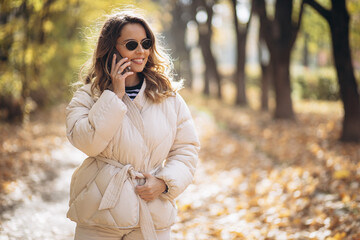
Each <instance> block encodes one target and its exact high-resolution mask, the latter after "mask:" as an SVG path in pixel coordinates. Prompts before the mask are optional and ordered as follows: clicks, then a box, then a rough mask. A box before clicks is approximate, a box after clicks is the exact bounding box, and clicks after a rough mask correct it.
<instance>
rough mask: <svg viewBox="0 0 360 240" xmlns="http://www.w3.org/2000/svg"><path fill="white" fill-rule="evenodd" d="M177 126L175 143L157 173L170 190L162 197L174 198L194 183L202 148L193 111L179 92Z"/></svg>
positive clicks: (177, 98)
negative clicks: (199, 153) (193, 118)
mask: <svg viewBox="0 0 360 240" xmlns="http://www.w3.org/2000/svg"><path fill="white" fill-rule="evenodd" d="M176 104H177V106H176V108H177V128H176V136H175V140H174V143H173V145H172V147H171V150H170V152H169V155H168V157H167V160H166V163H165V166H164V168H163V169H162V170H161V171H160V172H159V173H158V174H156V177H157V178H160V179H162V180H164V181H165V183H166V185H167V186H168V192H167V193H165V194H162V195H161V197H163V198H166V199H170V200H173V199H175V198H176V197H177V196H178V195H180V194H181V193H182V192H183V191H184V190H185V189H186V188H187V186H188V185H189V184H190V183H192V181H193V177H194V173H195V168H196V165H197V161H198V152H199V150H200V143H199V139H198V137H197V134H196V130H195V126H194V123H193V120H192V117H191V113H190V111H189V109H188V107H187V105H186V103H185V101H184V100H183V99H182V97H181V96H180V95H179V94H176Z"/></svg>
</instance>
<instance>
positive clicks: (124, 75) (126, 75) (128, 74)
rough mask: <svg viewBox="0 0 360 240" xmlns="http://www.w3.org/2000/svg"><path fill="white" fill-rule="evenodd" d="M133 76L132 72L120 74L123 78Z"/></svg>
mask: <svg viewBox="0 0 360 240" xmlns="http://www.w3.org/2000/svg"><path fill="white" fill-rule="evenodd" d="M133 74H134V72H126V73H124V74H122V75H121V76H122V77H124V78H127V77H128V76H130V75H133Z"/></svg>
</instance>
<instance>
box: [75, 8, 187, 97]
mask: <svg viewBox="0 0 360 240" xmlns="http://www.w3.org/2000/svg"><path fill="white" fill-rule="evenodd" d="M129 23H138V24H141V26H143V28H144V29H145V32H146V37H147V38H150V39H151V40H152V42H153V45H152V47H151V48H150V54H149V57H148V61H147V63H146V65H145V68H144V70H143V72H142V74H143V75H144V77H145V81H146V89H145V95H146V96H147V97H148V98H149V99H151V100H152V101H153V102H155V103H160V102H162V100H164V99H165V98H167V97H169V96H173V95H174V92H175V91H176V90H178V89H175V87H174V86H173V84H172V83H173V82H172V77H173V74H172V73H173V67H172V62H171V59H170V57H169V56H168V55H167V54H166V53H165V51H164V50H163V49H162V48H161V46H160V45H159V44H158V41H157V39H156V37H155V34H154V33H153V32H152V30H151V29H150V27H149V24H148V23H147V22H146V21H145V20H144V18H142V17H139V16H138V15H134V14H132V13H128V12H126V13H123V12H120V13H115V14H112V15H110V16H109V17H108V19H107V20H106V21H105V23H104V25H103V26H102V28H101V31H100V36H99V39H98V41H97V44H96V48H95V52H94V54H93V57H92V61H91V63H90V67H89V68H88V72H87V74H86V76H85V78H83V77H82V76H83V75H82V74H81V73H80V78H81V79H82V80H83V81H84V82H85V84H89V83H91V84H92V85H91V92H92V94H93V95H94V96H99V95H100V94H101V93H102V92H103V91H104V90H106V89H110V90H112V84H111V77H110V71H109V70H110V69H108V67H107V66H108V62H109V61H111V57H110V55H112V52H113V50H114V49H115V45H116V40H117V39H118V38H119V36H120V34H121V30H122V28H123V27H124V26H125V25H126V24H129ZM84 68H85V65H84V66H83V67H82V70H81V72H82V71H83V70H84ZM180 85H181V84H180ZM180 85H179V86H180Z"/></svg>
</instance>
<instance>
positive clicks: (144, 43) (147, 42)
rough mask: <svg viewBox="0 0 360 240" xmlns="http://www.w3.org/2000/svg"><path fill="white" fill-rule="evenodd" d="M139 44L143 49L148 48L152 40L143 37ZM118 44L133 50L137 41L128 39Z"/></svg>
mask: <svg viewBox="0 0 360 240" xmlns="http://www.w3.org/2000/svg"><path fill="white" fill-rule="evenodd" d="M140 44H141V46H142V48H143V49H145V50H148V49H149V48H151V46H152V41H151V39H149V38H145V39H143V40H142V41H141V42H140ZM120 45H125V47H126V48H127V50H129V51H134V50H135V49H136V48H137V47H138V45H139V43H138V42H137V41H135V40H130V41H128V42H126V43H124V44H120Z"/></svg>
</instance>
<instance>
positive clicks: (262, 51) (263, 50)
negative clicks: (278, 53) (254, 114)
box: [258, 25, 272, 111]
mask: <svg viewBox="0 0 360 240" xmlns="http://www.w3.org/2000/svg"><path fill="white" fill-rule="evenodd" d="M262 27H264V26H263V25H260V30H259V41H258V49H259V50H258V53H259V62H260V67H261V73H262V74H261V98H260V102H261V110H263V111H267V110H269V88H270V84H271V83H272V81H271V80H272V79H271V66H270V59H269V58H270V57H269V50H268V48H267V46H266V42H265V39H264V35H263V34H264V31H263V30H262V29H261V28H262Z"/></svg>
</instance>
